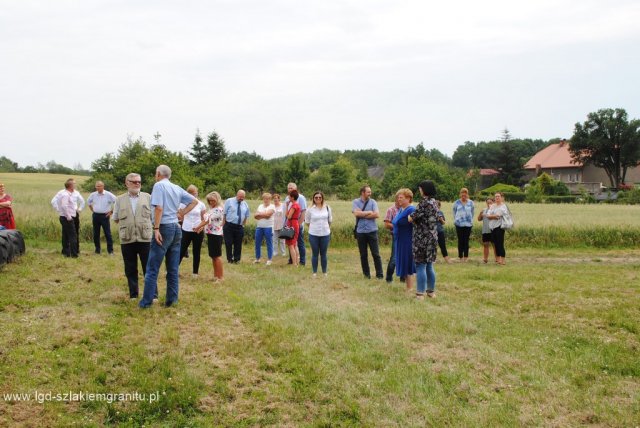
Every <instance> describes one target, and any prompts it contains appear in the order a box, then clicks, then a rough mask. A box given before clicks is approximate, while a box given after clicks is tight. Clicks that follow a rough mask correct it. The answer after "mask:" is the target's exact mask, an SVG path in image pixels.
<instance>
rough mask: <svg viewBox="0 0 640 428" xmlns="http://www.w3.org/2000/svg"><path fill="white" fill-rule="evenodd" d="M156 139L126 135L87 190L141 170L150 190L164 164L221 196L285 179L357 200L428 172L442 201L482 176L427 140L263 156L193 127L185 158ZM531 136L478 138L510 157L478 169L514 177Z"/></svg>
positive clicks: (114, 184)
mask: <svg viewBox="0 0 640 428" xmlns="http://www.w3.org/2000/svg"><path fill="white" fill-rule="evenodd" d="M154 138H155V141H154V143H153V144H151V145H150V144H148V143H147V142H145V141H144V140H143V139H142V138H141V137H140V138H137V139H135V140H134V139H133V138H132V137H128V139H127V141H126V142H125V143H124V144H122V145H121V146H120V148H119V150H118V152H117V153H115V154H114V153H107V154H105V155H103V156H102V157H101V158H99V159H98V160H96V161H95V162H93V164H92V165H91V167H92V169H93V171H94V174H93V176H92V180H90V181H89V182H88V183H87V190H90V189H91V186H92V185H93V181H95V180H97V179H99V180H102V181H104V182H105V183H106V184H107V187H111V188H119V187H122V183H124V178H125V176H126V175H127V174H128V173H129V172H131V171H136V172H138V173H140V174H141V175H142V177H143V189H144V190H147V191H149V190H150V189H151V187H152V185H153V176H154V173H155V168H156V166H157V165H158V164H161V163H164V164H167V165H170V166H171V168H172V169H173V177H172V180H173V181H175V182H177V183H179V184H181V185H185V186H186V185H188V184H195V185H196V186H198V187H199V188H200V189H204V191H209V190H211V189H215V190H217V191H219V192H220V193H221V194H222V195H223V196H229V195H233V194H234V193H235V192H236V190H237V189H240V188H242V189H244V190H246V191H247V192H249V193H251V194H252V195H254V196H257V195H259V194H260V193H261V192H263V191H272V192H273V191H280V192H282V191H284V190H285V189H286V187H287V183H289V182H295V183H298V185H299V186H300V188H301V189H303V190H304V191H306V192H310V191H315V190H322V191H323V192H325V193H326V194H327V195H330V196H332V197H335V198H339V199H351V198H354V197H355V196H357V195H358V190H359V188H360V187H361V186H362V185H363V184H365V183H366V184H369V185H370V186H371V187H372V189H373V191H374V193H375V194H376V197H378V198H392V197H393V195H394V194H395V192H396V191H397V190H398V189H399V188H401V187H411V188H415V187H417V184H418V183H419V182H420V181H421V180H424V179H425V178H427V177H428V178H430V179H432V180H434V181H435V182H436V183H437V185H438V188H439V194H440V198H441V199H444V200H451V199H455V198H456V197H457V195H458V192H459V190H460V188H461V187H463V186H465V185H469V183H470V181H472V180H474V179H476V178H477V174H473V173H470V169H473V166H475V165H476V164H471V168H469V165H462V166H458V165H456V164H455V162H454V160H453V159H452V158H450V157H448V156H446V155H445V154H443V153H441V152H440V151H439V150H437V149H431V150H429V149H426V148H425V147H424V144H423V143H420V144H418V145H417V146H416V147H409V148H407V150H400V149H395V150H393V151H387V152H385V151H379V150H376V149H364V150H346V151H340V150H328V149H321V150H316V151H313V152H311V153H296V154H292V155H287V156H283V157H280V158H275V159H270V160H266V159H264V158H263V157H262V156H260V155H258V154H256V153H255V152H252V153H248V152H246V151H243V152H237V153H229V152H228V151H227V149H226V145H225V142H224V139H223V138H222V137H221V136H220V135H219V134H218V133H217V132H215V131H213V132H211V133H209V134H208V135H206V136H203V135H202V134H201V132H200V131H199V130H198V131H196V134H195V136H194V142H193V144H192V145H191V147H190V150H188V152H187V155H185V154H182V153H175V152H171V151H169V150H167V149H166V147H165V146H164V145H162V144H161V141H160V140H161V136H160V135H159V134H156V136H155V137H154ZM530 141H531V140H511V138H510V136H509V133H508V131H506V130H505V132H504V133H503V138H502V139H501V140H500V141H498V142H488V143H478V144H477V145H476V147H477V148H476V152H477V153H483V151H487V152H490V151H492V150H493V149H494V146H495V144H496V143H498V144H499V145H500V146H499V147H500V148H501V153H506V154H508V155H505V156H503V157H502V158H501V159H502V160H504V162H505V163H504V164H502V165H501V164H499V163H496V162H502V160H497V161H492V163H491V164H489V165H488V166H482V165H481V166H482V167H496V168H499V169H500V170H501V171H503V172H504V174H503V175H502V176H501V177H499V179H500V180H502V181H505V182H515V181H517V179H518V177H519V176H520V174H519V172H518V170H517V168H516V167H515V166H514V165H520V166H521V165H522V163H523V162H524V160H526V159H528V158H529V157H531V156H532V155H533V154H535V152H536V151H537V150H538V147H541V146H542V147H543V146H544V145H543V144H542V143H540V144H538V145H532V144H531V143H530ZM547 144H548V142H547ZM461 147H462V146H461ZM464 147H468V145H465V146H464ZM454 156H455V155H454ZM457 158H458V159H461V156H457ZM487 158H488V159H489V157H487Z"/></svg>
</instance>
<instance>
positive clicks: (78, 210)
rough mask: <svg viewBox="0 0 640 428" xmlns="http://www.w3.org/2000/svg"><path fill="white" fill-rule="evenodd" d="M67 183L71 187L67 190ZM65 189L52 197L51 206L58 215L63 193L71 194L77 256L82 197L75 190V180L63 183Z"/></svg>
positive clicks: (82, 204) (82, 205)
mask: <svg viewBox="0 0 640 428" xmlns="http://www.w3.org/2000/svg"><path fill="white" fill-rule="evenodd" d="M67 183H69V184H70V185H71V188H70V189H67V187H66V186H67ZM64 185H65V188H64V189H62V190H60V191H59V192H58V193H56V195H55V196H54V197H53V199H51V206H52V207H53V209H54V210H56V211H57V212H58V213H59V212H60V210H59V201H60V198H61V197H62V196H64V193H65V192H67V191H70V192H71V198H72V200H73V203H74V205H75V210H76V215H75V217H73V225H74V228H75V231H76V241H75V246H76V248H75V252H76V253H77V254H80V213H81V212H82V210H83V209H84V198H83V197H82V195H81V194H80V192H78V191H77V190H76V180H74V179H73V178H70V179H68V180H67V181H66V182H65V183H64ZM64 253H65V251H64V238H63V243H62V254H64Z"/></svg>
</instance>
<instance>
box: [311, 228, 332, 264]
mask: <svg viewBox="0 0 640 428" xmlns="http://www.w3.org/2000/svg"><path fill="white" fill-rule="evenodd" d="M329 241H331V235H327V236H315V235H309V244H310V245H311V269H312V270H313V273H316V272H318V254H320V264H321V266H322V273H327V249H328V248H329Z"/></svg>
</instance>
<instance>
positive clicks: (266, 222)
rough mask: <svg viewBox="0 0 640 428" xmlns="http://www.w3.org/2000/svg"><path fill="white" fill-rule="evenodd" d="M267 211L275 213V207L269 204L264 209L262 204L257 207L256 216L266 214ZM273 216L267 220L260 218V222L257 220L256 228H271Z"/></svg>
mask: <svg viewBox="0 0 640 428" xmlns="http://www.w3.org/2000/svg"><path fill="white" fill-rule="evenodd" d="M269 211H271V212H272V213H275V212H276V207H275V205H273V204H270V205H269V206H268V207H265V206H264V204H260V206H258V209H257V210H256V214H258V213H259V214H266V213H268V212H269ZM273 221H274V218H273V215H272V216H271V217H269V218H261V219H260V220H258V222H257V224H256V227H273Z"/></svg>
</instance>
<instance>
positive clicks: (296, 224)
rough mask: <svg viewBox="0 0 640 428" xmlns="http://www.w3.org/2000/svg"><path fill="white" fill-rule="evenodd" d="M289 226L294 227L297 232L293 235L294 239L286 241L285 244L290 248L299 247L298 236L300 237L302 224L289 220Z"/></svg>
mask: <svg viewBox="0 0 640 428" xmlns="http://www.w3.org/2000/svg"><path fill="white" fill-rule="evenodd" d="M287 226H289V227H293V230H294V231H295V234H294V235H293V238H291V239H285V240H284V242H285V243H286V244H287V246H289V245H297V243H298V236H300V223H298V220H289V221H287Z"/></svg>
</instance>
